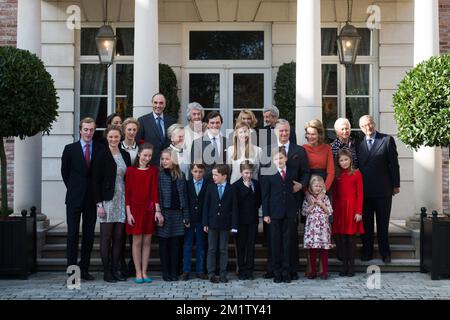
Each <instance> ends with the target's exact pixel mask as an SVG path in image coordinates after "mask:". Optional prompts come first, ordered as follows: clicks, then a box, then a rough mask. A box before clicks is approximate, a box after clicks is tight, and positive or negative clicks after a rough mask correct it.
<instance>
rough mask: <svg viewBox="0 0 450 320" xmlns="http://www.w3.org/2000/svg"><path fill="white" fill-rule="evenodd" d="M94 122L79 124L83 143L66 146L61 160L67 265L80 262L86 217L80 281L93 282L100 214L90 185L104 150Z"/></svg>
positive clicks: (89, 119)
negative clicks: (93, 253)
mask: <svg viewBox="0 0 450 320" xmlns="http://www.w3.org/2000/svg"><path fill="white" fill-rule="evenodd" d="M94 132H95V121H94V119H92V118H84V119H83V120H81V122H80V140H79V141H77V142H74V143H71V144H68V145H66V147H65V148H64V151H63V154H62V159H61V175H62V178H63V181H64V184H65V185H66V188H67V193H66V217H67V265H68V266H70V265H76V264H77V259H78V237H79V231H80V218H81V216H82V217H83V226H82V231H83V238H82V241H81V260H80V262H79V264H78V265H79V266H80V269H81V278H82V279H84V280H94V277H93V276H92V275H90V274H89V273H88V269H89V265H90V259H91V251H92V246H93V244H94V231H95V222H96V221H97V213H96V207H95V202H94V199H93V196H92V195H93V192H92V186H91V180H92V169H91V168H92V163H93V162H94V161H95V158H96V156H97V155H98V153H99V152H100V151H101V149H103V148H104V147H103V146H102V145H101V144H100V143H97V142H94V141H93V140H92V137H93V136H94Z"/></svg>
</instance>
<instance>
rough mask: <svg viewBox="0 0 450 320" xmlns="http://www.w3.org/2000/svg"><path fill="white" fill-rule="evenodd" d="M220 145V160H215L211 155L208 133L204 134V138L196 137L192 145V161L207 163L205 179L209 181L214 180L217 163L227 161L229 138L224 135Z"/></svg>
mask: <svg viewBox="0 0 450 320" xmlns="http://www.w3.org/2000/svg"><path fill="white" fill-rule="evenodd" d="M221 138H222V140H221V146H220V157H219V159H218V160H219V161H217V162H216V161H215V159H212V157H211V151H212V147H211V143H212V142H211V140H210V139H209V137H208V135H207V134H205V135H203V137H202V138H198V139H195V140H194V142H193V143H192V147H191V163H203V164H204V165H205V167H206V168H205V174H204V177H203V178H204V179H206V180H208V182H212V170H213V168H214V166H215V165H216V164H226V163H227V139H226V138H225V137H222V136H221Z"/></svg>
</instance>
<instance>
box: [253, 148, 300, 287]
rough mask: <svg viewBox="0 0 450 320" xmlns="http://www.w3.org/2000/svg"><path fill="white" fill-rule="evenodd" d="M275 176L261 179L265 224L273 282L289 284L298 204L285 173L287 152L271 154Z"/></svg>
mask: <svg viewBox="0 0 450 320" xmlns="http://www.w3.org/2000/svg"><path fill="white" fill-rule="evenodd" d="M272 161H273V162H274V164H275V166H276V168H277V172H276V173H275V174H273V175H266V176H261V196H262V208H263V216H264V222H266V223H267V224H269V231H270V232H269V233H270V244H271V248H272V250H271V255H272V262H273V268H274V276H275V277H274V280H273V281H274V282H275V283H280V282H286V283H289V282H291V274H290V270H291V260H292V259H291V255H292V246H293V245H294V239H295V238H294V236H295V232H297V230H296V220H295V219H296V215H297V210H298V204H297V201H296V197H295V195H294V193H293V185H294V184H293V179H292V175H291V173H290V172H289V170H287V167H286V161H287V155H286V149H285V148H284V147H279V148H278V149H276V150H274V151H273V152H272Z"/></svg>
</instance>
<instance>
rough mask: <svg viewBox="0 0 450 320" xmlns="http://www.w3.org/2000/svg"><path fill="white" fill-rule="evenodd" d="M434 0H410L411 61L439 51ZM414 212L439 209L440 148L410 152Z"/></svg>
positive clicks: (422, 58) (440, 210)
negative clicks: (411, 23)
mask: <svg viewBox="0 0 450 320" xmlns="http://www.w3.org/2000/svg"><path fill="white" fill-rule="evenodd" d="M438 9H439V6H438V0H415V1H414V65H417V64H418V63H420V62H422V61H424V60H427V59H428V58H430V57H432V56H436V55H439V15H438V14H439V11H438ZM413 170H414V202H415V212H416V213H419V212H420V207H427V208H428V211H429V212H431V210H438V212H439V213H441V212H442V151H441V148H431V147H421V148H420V149H419V150H418V151H417V152H414V168H413Z"/></svg>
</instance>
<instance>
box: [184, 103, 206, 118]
mask: <svg viewBox="0 0 450 320" xmlns="http://www.w3.org/2000/svg"><path fill="white" fill-rule="evenodd" d="M194 109H197V110H200V111H201V113H202V119H203V118H204V117H205V109H203V107H202V105H201V104H200V103H198V102H191V103H189V104H188V106H187V109H186V117H187V121H191V113H192V110H194Z"/></svg>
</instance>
